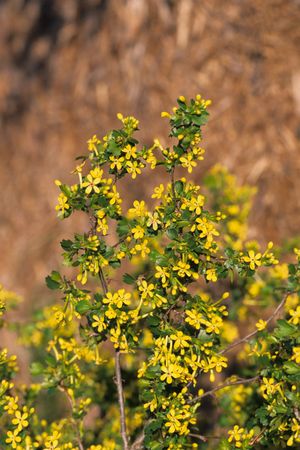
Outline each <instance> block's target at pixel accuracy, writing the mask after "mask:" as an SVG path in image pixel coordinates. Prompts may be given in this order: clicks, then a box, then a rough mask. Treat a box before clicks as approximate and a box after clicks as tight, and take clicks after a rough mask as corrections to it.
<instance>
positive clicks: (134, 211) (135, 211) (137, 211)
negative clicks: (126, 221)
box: [128, 200, 147, 218]
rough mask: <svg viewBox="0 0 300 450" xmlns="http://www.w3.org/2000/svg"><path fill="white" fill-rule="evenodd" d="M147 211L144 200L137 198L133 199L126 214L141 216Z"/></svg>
mask: <svg viewBox="0 0 300 450" xmlns="http://www.w3.org/2000/svg"><path fill="white" fill-rule="evenodd" d="M146 212H147V208H146V204H145V202H144V200H142V201H141V202H139V201H138V200H134V202H133V208H130V209H129V210H128V216H129V217H130V218H134V217H143V216H144V215H145V214H146Z"/></svg>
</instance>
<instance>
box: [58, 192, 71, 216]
mask: <svg viewBox="0 0 300 450" xmlns="http://www.w3.org/2000/svg"><path fill="white" fill-rule="evenodd" d="M69 208H70V205H68V198H67V197H66V196H65V194H63V193H61V194H59V196H58V205H57V206H55V209H56V211H61V213H62V214H64V212H65V211H66V210H67V209H69Z"/></svg>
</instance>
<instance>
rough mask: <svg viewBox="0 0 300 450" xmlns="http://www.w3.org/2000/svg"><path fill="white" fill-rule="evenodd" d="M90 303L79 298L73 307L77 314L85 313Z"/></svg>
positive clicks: (89, 307)
mask: <svg viewBox="0 0 300 450" xmlns="http://www.w3.org/2000/svg"><path fill="white" fill-rule="evenodd" d="M91 306H92V305H91V304H90V302H89V301H87V300H80V301H79V302H78V303H77V304H76V306H75V309H76V311H77V312H78V313H79V314H85V313H86V312H87V311H89V310H90V309H91Z"/></svg>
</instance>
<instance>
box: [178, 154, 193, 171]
mask: <svg viewBox="0 0 300 450" xmlns="http://www.w3.org/2000/svg"><path fill="white" fill-rule="evenodd" d="M193 159H194V157H193V155H192V154H191V153H189V154H188V155H187V156H186V157H185V156H182V157H181V158H180V159H179V161H180V162H181V164H182V167H185V168H186V169H187V170H188V173H192V171H193V167H196V166H197V163H196V162H195V161H194V160H193Z"/></svg>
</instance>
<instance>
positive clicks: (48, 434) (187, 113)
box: [0, 95, 300, 450]
mask: <svg viewBox="0 0 300 450" xmlns="http://www.w3.org/2000/svg"><path fill="white" fill-rule="evenodd" d="M208 106H209V102H208V101H205V100H203V99H202V98H201V96H199V95H198V96H197V97H196V99H194V100H191V101H190V102H187V101H186V99H185V98H184V97H180V98H179V99H178V106H177V107H175V108H174V109H173V112H172V113H170V114H169V113H162V116H163V117H166V118H168V120H169V123H170V138H171V139H172V140H173V142H174V145H172V146H170V147H164V146H163V145H162V144H161V143H160V142H159V141H158V140H155V141H154V143H153V145H152V146H151V147H147V146H142V147H140V146H139V145H138V141H137V140H136V138H135V134H136V131H137V130H138V121H137V120H136V119H135V118H133V117H123V115H121V114H118V118H119V119H120V121H121V124H122V125H121V128H120V129H118V130H113V131H111V132H109V133H108V134H107V135H106V136H104V137H103V138H102V139H99V138H98V137H97V136H93V137H92V138H91V139H90V140H89V141H88V151H89V153H88V155H86V156H82V157H79V158H78V159H79V164H78V165H77V166H76V168H75V170H74V173H75V174H76V177H77V183H76V184H74V185H71V186H69V185H66V184H63V183H61V182H60V181H56V184H57V186H58V188H59V189H60V194H59V197H58V205H57V207H56V209H57V212H58V216H59V217H60V218H61V219H65V218H68V217H70V216H71V215H72V214H73V213H75V212H76V211H81V212H82V213H84V214H85V215H86V217H87V218H88V221H89V229H87V230H86V232H84V233H78V234H75V236H74V237H73V238H72V239H65V240H63V241H62V242H61V246H62V249H63V259H64V264H65V265H66V266H68V267H69V269H67V271H66V272H67V273H68V274H69V275H68V276H66V275H62V274H61V273H59V272H56V271H54V272H52V273H51V275H49V276H48V277H47V279H46V281H47V285H48V287H49V288H50V289H57V290H59V291H60V293H61V296H62V301H60V302H59V303H58V304H56V305H52V306H48V307H46V308H44V309H43V310H40V311H37V312H36V314H35V317H34V319H33V321H32V323H30V324H27V325H26V326H24V324H23V325H22V326H18V324H13V325H11V326H13V327H14V328H15V329H17V330H19V333H20V336H21V341H22V342H23V344H24V345H26V346H27V347H30V348H32V350H33V362H32V364H31V374H32V376H33V377H36V378H35V380H34V381H35V382H34V383H32V384H30V385H26V386H24V385H19V384H18V383H17V382H15V381H13V380H14V377H15V374H16V373H17V362H16V357H14V356H9V355H8V351H7V350H2V353H1V354H0V362H1V364H0V371H1V380H2V381H1V385H0V413H1V419H0V430H1V436H0V446H1V448H14V449H18V450H19V449H28V450H29V449H44V450H46V449H56V450H58V449H61V450H62V449H73V450H74V449H79V450H83V449H89V450H114V449H125V450H128V449H131V450H134V449H143V448H145V449H152V450H162V449H169V450H170V449H183V448H199V449H223V450H225V449H228V450H230V449H235V448H238V449H244V450H246V449H250V448H266V449H274V448H282V447H283V448H285V447H291V448H296V447H297V446H298V445H300V396H299V381H300V329H299V323H300V303H299V291H300V284H299V279H300V250H298V249H297V248H295V249H294V253H295V254H294V256H289V255H287V254H286V253H287V252H286V250H283V249H276V251H275V255H276V256H274V253H273V252H272V247H273V244H272V243H271V242H270V243H269V244H268V245H267V246H266V248H265V249H261V248H260V246H259V244H258V243H257V242H255V241H247V219H248V214H249V211H250V208H251V199H252V196H253V194H254V189H253V188H250V187H248V186H243V187H239V186H238V185H237V183H236V179H235V178H234V177H233V176H232V175H230V174H229V173H228V171H227V170H226V169H224V168H222V167H221V166H215V167H213V168H212V169H211V170H210V172H209V173H208V174H207V175H206V176H205V177H204V179H203V183H204V187H203V189H202V188H200V186H198V185H197V184H195V183H193V182H192V181H190V180H188V179H186V178H185V177H180V176H179V175H178V174H177V173H178V170H179V169H180V168H183V169H186V170H187V172H188V173H191V172H192V170H193V168H194V167H196V165H197V163H198V161H201V160H202V159H203V154H204V149H203V148H202V147H201V141H202V136H201V129H202V126H203V125H204V124H205V123H206V121H207V118H208V112H207V107H208ZM147 166H150V170H155V169H156V168H157V167H159V166H161V167H162V168H163V169H164V170H165V172H166V174H167V175H166V176H167V180H166V182H165V183H164V184H163V183H162V184H160V185H159V186H156V187H154V189H153V194H152V199H151V200H150V201H148V202H147V203H146V201H145V200H141V199H139V200H135V201H134V202H133V205H132V206H131V207H130V208H129V209H128V211H124V209H123V208H122V196H121V193H120V192H121V189H122V185H121V184H120V180H121V179H122V178H123V177H129V178H131V179H132V180H133V181H132V182H133V183H134V182H135V180H136V179H137V181H136V182H138V177H139V176H141V174H142V173H143V171H145V170H148V169H147ZM180 170H182V169H180ZM144 176H149V175H148V173H146V174H145V175H144ZM279 257H280V258H282V260H283V261H290V262H289V263H286V262H282V263H279V261H278V259H277V258H279ZM15 303H16V299H15V297H14V295H13V294H11V293H7V292H6V291H4V290H2V292H1V299H0V311H1V315H3V313H4V311H5V310H6V309H10V308H11V307H13V306H14V305H15ZM1 326H9V325H8V324H7V323H6V322H4V320H3V319H2V322H1ZM45 393H46V394H47V395H45ZM64 399H65V401H64ZM53 405H56V406H55V407H53Z"/></svg>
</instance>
